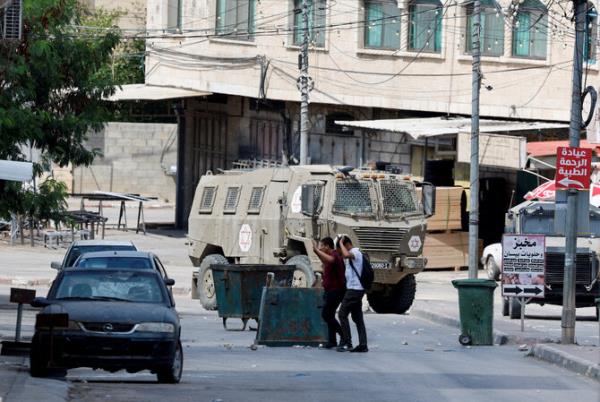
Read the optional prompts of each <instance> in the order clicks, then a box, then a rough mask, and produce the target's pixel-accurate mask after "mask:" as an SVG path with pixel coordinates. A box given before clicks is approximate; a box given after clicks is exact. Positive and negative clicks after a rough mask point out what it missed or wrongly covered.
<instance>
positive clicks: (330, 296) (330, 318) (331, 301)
mask: <svg viewBox="0 0 600 402" xmlns="http://www.w3.org/2000/svg"><path fill="white" fill-rule="evenodd" d="M344 292H345V291H344V290H331V291H329V292H328V291H325V292H324V293H323V300H324V301H325V304H324V305H323V310H322V311H321V317H322V318H323V321H325V322H326V323H327V329H328V331H329V342H331V343H337V340H336V334H340V339H343V336H342V327H341V326H340V323H339V322H338V320H337V319H336V318H335V311H336V310H337V308H338V306H339V305H340V303H341V302H342V299H343V298H344Z"/></svg>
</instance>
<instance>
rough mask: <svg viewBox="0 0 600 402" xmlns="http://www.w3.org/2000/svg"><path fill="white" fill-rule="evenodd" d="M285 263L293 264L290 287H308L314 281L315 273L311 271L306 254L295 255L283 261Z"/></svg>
mask: <svg viewBox="0 0 600 402" xmlns="http://www.w3.org/2000/svg"><path fill="white" fill-rule="evenodd" d="M285 265H295V266H296V270H295V271H294V278H293V279H292V287H294V288H310V287H312V286H313V284H314V283H315V273H314V272H313V269H312V265H311V263H310V259H309V258H308V256H306V255H295V256H293V257H292V258H290V259H289V260H287V261H286V262H285Z"/></svg>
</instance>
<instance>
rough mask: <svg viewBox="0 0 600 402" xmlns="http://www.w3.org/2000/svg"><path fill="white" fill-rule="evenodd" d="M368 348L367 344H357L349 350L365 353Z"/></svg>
mask: <svg viewBox="0 0 600 402" xmlns="http://www.w3.org/2000/svg"><path fill="white" fill-rule="evenodd" d="M368 351H369V348H368V347H367V345H358V346H357V347H355V348H354V349H352V350H351V351H350V352H355V353H365V352H368Z"/></svg>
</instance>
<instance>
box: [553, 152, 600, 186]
mask: <svg viewBox="0 0 600 402" xmlns="http://www.w3.org/2000/svg"><path fill="white" fill-rule="evenodd" d="M591 174H592V150H591V149H588V148H576V147H558V149H557V150H556V179H555V181H556V188H557V189H575V190H588V189H589V188H590V176H591Z"/></svg>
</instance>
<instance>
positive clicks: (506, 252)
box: [502, 234, 546, 298]
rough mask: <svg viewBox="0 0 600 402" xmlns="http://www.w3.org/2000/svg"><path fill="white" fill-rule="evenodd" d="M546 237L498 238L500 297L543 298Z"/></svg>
mask: <svg viewBox="0 0 600 402" xmlns="http://www.w3.org/2000/svg"><path fill="white" fill-rule="evenodd" d="M545 267H546V238H545V237H544V236H543V235H511V234H505V235H504V236H503V237H502V295H503V296H505V297H526V298H529V297H539V298H543V297H544V289H545Z"/></svg>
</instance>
